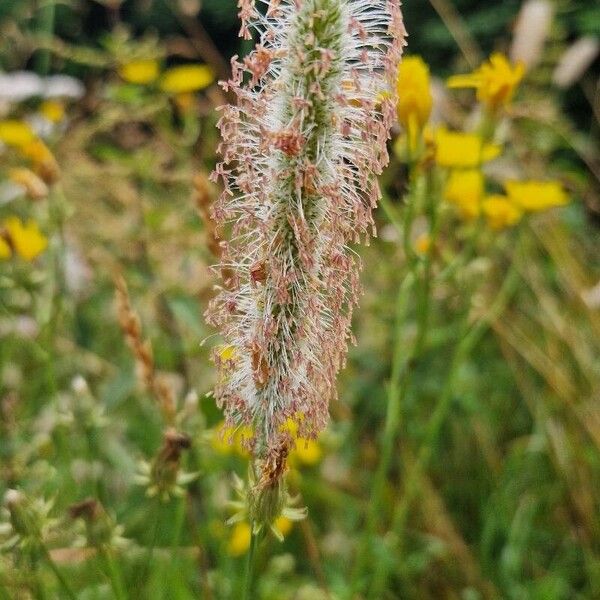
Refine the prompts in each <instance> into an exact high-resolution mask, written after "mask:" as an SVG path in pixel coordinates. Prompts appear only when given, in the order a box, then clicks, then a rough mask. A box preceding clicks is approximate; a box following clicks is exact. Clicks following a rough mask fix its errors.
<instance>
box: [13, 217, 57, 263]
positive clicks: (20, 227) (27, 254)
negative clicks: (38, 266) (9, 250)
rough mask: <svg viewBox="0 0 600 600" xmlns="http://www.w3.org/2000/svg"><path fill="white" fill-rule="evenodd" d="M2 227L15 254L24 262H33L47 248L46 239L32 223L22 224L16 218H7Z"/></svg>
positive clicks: (35, 224)
mask: <svg viewBox="0 0 600 600" xmlns="http://www.w3.org/2000/svg"><path fill="white" fill-rule="evenodd" d="M3 225H4V228H5V229H6V233H7V235H8V238H9V240H10V242H11V244H12V246H13V248H14V249H15V252H16V253H17V254H18V255H19V256H21V257H22V258H24V259H25V260H29V261H31V260H34V259H35V258H37V257H38V256H39V255H40V254H41V253H42V252H43V251H44V250H45V249H46V247H47V246H48V239H47V238H46V237H45V236H44V235H43V234H42V233H41V232H40V230H39V227H38V225H37V223H35V222H34V221H28V222H27V223H26V224H23V223H22V221H21V219H19V218H18V217H9V218H8V219H6V220H5V221H4V223H3Z"/></svg>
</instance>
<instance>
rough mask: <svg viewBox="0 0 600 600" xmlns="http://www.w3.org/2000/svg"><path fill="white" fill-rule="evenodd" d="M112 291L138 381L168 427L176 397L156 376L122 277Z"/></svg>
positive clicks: (147, 344)
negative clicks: (151, 395)
mask: <svg viewBox="0 0 600 600" xmlns="http://www.w3.org/2000/svg"><path fill="white" fill-rule="evenodd" d="M115 289H116V294H115V295H116V301H117V314H118V318H119V325H120V326H121V331H122V332H123V334H124V336H125V339H126V340H127V344H128V345H129V347H130V348H131V352H132V354H133V356H134V358H135V362H136V366H137V369H138V374H139V377H140V380H141V382H142V384H143V385H144V387H146V389H147V390H148V391H149V392H150V393H151V394H153V395H154V397H155V398H156V401H157V402H158V405H159V408H160V411H161V413H162V415H163V417H164V419H165V421H166V422H167V423H169V424H170V423H172V422H173V420H174V418H175V394H174V393H173V390H172V389H171V388H170V387H169V385H168V384H167V383H166V381H165V380H164V379H163V378H161V377H160V376H159V375H158V374H157V373H156V369H155V366H154V356H153V353H152V346H151V345H150V342H149V341H147V340H144V338H143V335H142V326H141V324H140V319H139V317H138V316H137V314H136V313H135V311H134V309H133V307H132V306H131V301H130V299H129V291H128V289H127V284H126V283H125V279H123V277H122V276H121V275H117V276H115Z"/></svg>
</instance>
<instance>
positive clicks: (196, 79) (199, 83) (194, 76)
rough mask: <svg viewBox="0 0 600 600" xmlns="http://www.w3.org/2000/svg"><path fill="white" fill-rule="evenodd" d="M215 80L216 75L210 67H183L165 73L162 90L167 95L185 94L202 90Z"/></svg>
mask: <svg viewBox="0 0 600 600" xmlns="http://www.w3.org/2000/svg"><path fill="white" fill-rule="evenodd" d="M214 80H215V75H214V73H213V70H212V69H211V68H210V67H209V66H208V65H182V66H180V67H173V68H171V69H167V70H166V71H165V72H164V74H163V76H162V78H161V80H160V89H161V90H162V91H163V92H166V93H167V94H184V93H186V92H196V91H198V90H202V89H204V88H206V87H208V86H209V85H210V84H211V83H212V82H213V81H214Z"/></svg>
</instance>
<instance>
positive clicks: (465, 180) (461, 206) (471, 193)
mask: <svg viewBox="0 0 600 600" xmlns="http://www.w3.org/2000/svg"><path fill="white" fill-rule="evenodd" d="M483 190H484V180H483V173H482V172H481V171H480V170H479V169H468V170H461V171H453V172H452V173H451V174H450V178H449V179H448V183H447V184H446V189H445V190H444V197H445V199H446V201H447V202H450V203H451V204H453V205H454V206H456V208H457V209H458V211H459V213H460V215H461V216H462V217H463V218H464V219H466V220H473V219H476V218H477V217H478V216H479V215H480V213H481V200H482V198H483Z"/></svg>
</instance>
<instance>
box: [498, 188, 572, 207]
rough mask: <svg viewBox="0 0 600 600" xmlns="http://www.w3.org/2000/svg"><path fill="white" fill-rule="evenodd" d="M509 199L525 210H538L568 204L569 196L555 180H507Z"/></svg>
mask: <svg viewBox="0 0 600 600" xmlns="http://www.w3.org/2000/svg"><path fill="white" fill-rule="evenodd" d="M505 188H506V193H507V194H508V197H509V198H510V200H511V201H512V202H513V203H514V204H516V205H517V206H518V207H519V208H521V209H522V210H524V211H527V212H539V211H543V210H548V209H550V208H554V207H556V206H564V205H565V204H568V202H569V197H568V196H567V194H566V193H565V191H564V189H563V187H562V185H561V184H560V183H558V182H556V181H508V182H506V184H505Z"/></svg>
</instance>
